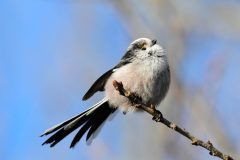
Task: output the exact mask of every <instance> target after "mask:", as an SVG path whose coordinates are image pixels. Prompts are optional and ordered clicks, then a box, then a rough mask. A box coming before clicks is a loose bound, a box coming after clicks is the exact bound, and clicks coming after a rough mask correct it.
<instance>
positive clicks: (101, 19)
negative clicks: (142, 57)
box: [0, 0, 240, 160]
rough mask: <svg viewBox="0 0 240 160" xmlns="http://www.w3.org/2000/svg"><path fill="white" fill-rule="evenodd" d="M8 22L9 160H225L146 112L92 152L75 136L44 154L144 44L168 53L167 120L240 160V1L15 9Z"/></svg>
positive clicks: (2, 85) (1, 19) (38, 1)
mask: <svg viewBox="0 0 240 160" xmlns="http://www.w3.org/2000/svg"><path fill="white" fill-rule="evenodd" d="M0 23H1V25H0V33H1V38H0V107H1V111H0V126H1V127H0V142H1V143H0V159H2V160H14V159H18V160H26V159H36V160H38V159H39V160H42V159H67V160H73V159H84V160H97V159H98V160H112V159H116V160H122V159H126V160H133V159H138V160H146V159H164V160H176V159H179V160H180V159H181V160H183V159H184V160H193V159H194V160H202V159H217V158H214V157H210V156H209V154H208V152H207V151H206V150H205V149H202V148H200V147H195V146H192V145H191V144H190V141H188V140H187V139H186V138H184V137H183V136H181V135H179V134H178V133H176V132H174V131H172V130H170V129H169V128H167V127H165V126H163V125H162V124H158V123H154V122H153V121H152V120H151V118H152V117H151V116H149V115H148V114H144V113H137V114H127V115H123V114H118V115H116V116H115V118H114V119H112V120H111V123H110V122H109V121H107V122H106V123H105V125H104V127H103V128H102V130H101V132H100V133H99V135H98V136H97V137H96V138H95V139H94V141H93V143H92V144H91V145H87V144H86V142H85V137H83V139H82V141H81V142H79V143H78V145H77V146H76V147H75V149H73V150H72V149H69V145H70V142H71V140H72V138H73V134H71V135H70V136H69V137H68V138H66V139H64V140H63V141H62V142H61V143H59V144H58V145H57V146H56V147H55V148H49V147H48V146H43V147H42V146H41V144H42V142H43V141H44V140H45V139H46V138H45V137H44V138H39V135H40V134H41V133H42V132H43V131H44V130H45V129H47V128H49V127H51V126H52V125H55V124H57V123H59V122H61V121H63V120H65V119H67V118H70V117H71V116H73V115H75V114H78V113H79V112H81V111H83V110H85V109H86V108H88V107H89V106H91V105H92V104H94V103H96V102H97V101H98V100H100V99H101V98H102V97H103V94H102V93H98V94H96V95H95V96H94V97H93V98H91V99H90V100H89V101H87V102H83V101H81V98H82V96H83V94H84V93H85V91H86V90H87V89H88V88H89V87H90V86H91V84H92V83H93V82H94V80H95V79H97V78H98V77H99V76H100V75H101V74H103V73H104V72H105V71H106V70H108V69H110V68H111V67H113V66H114V65H115V64H116V63H117V62H118V61H119V59H120V58H121V57H122V55H123V54H124V52H125V50H126V48H127V46H128V45H129V43H130V42H131V41H133V40H134V39H136V38H140V37H149V38H156V39H158V42H159V43H160V44H161V45H162V46H163V47H164V48H166V49H167V51H168V53H167V55H168V58H169V63H170V66H171V73H172V83H171V87H170V92H169V94H168V95H167V98H166V99H165V100H164V102H163V103H162V104H161V106H160V107H159V109H160V110H161V111H162V113H163V115H164V116H165V117H166V118H167V119H169V120H171V121H173V122H175V123H176V124H178V125H180V126H182V127H184V128H186V129H187V130H189V131H191V132H192V133H193V134H194V135H196V136H197V137H198V138H200V139H203V140H205V141H207V140H211V142H212V143H213V144H215V146H216V147H217V148H219V149H220V150H222V151H223V152H224V153H227V154H230V155H232V156H233V157H235V158H236V159H238V158H239V157H240V137H239V133H240V116H239V114H240V107H239V105H240V97H239V95H240V85H239V82H240V72H239V69H240V53H239V52H240V45H239V42H240V2H239V1H236V0H229V1H225V0H211V1H208V0H202V1H197V0H194V1H187V0H185V1H184V0H149V1H144V0H138V1H137V0H119V1H117V0H89V1H83V0H52V1H47V0H35V1H30V0H22V1H16V0H5V1H1V2H0ZM75 133H76V132H75Z"/></svg>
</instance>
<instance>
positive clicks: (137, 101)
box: [113, 80, 234, 160]
mask: <svg viewBox="0 0 240 160" xmlns="http://www.w3.org/2000/svg"><path fill="white" fill-rule="evenodd" d="M113 86H114V88H115V89H116V90H117V91H118V92H119V94H120V95H122V96H125V97H126V98H128V99H129V101H130V102H131V103H132V105H133V106H135V107H137V108H139V109H142V110H144V111H146V112H147V113H149V114H151V115H152V116H153V120H155V121H156V122H161V123H163V124H164V125H166V126H167V127H169V128H171V129H173V130H175V131H176V132H178V133H180V134H181V135H183V136H185V137H186V138H188V139H189V140H190V141H191V143H192V145H195V146H201V147H203V148H205V149H207V150H208V151H209V154H210V155H212V156H216V157H219V158H221V159H223V160H234V159H233V158H232V157H231V156H229V155H226V154H223V153H222V152H221V151H219V150H218V149H216V148H215V147H214V146H213V144H212V143H211V142H210V141H207V142H204V141H202V140H200V139H198V138H196V137H195V136H193V135H192V134H191V133H190V132H188V131H186V130H185V129H183V128H180V127H179V126H177V125H176V124H174V123H172V122H170V121H169V120H167V119H165V118H164V117H163V116H162V114H161V112H160V111H158V110H156V109H155V107H154V106H152V105H150V106H149V105H147V104H143V103H142V101H141V98H139V97H138V96H136V95H135V94H134V93H131V92H130V91H127V90H125V89H124V87H123V84H122V82H117V81H116V80H114V81H113Z"/></svg>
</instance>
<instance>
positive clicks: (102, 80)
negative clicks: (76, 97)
mask: <svg viewBox="0 0 240 160" xmlns="http://www.w3.org/2000/svg"><path fill="white" fill-rule="evenodd" d="M130 62H131V61H130V59H124V57H123V58H122V59H121V61H120V62H119V63H118V64H117V65H116V66H115V67H114V68H112V69H110V70H108V71H107V72H106V73H104V74H103V75H102V76H101V77H99V78H98V79H97V80H96V81H95V82H94V83H93V85H92V86H91V87H90V89H89V90H88V91H87V92H86V93H85V95H84V96H83V98H82V100H87V99H89V98H90V97H91V96H92V95H94V94H95V93H96V92H97V91H104V86H105V84H106V82H107V80H108V78H109V77H110V76H111V75H112V73H113V72H115V71H116V70H117V69H118V68H120V67H122V66H124V65H126V64H128V63H130Z"/></svg>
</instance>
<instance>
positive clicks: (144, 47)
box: [136, 43, 147, 50]
mask: <svg viewBox="0 0 240 160" xmlns="http://www.w3.org/2000/svg"><path fill="white" fill-rule="evenodd" d="M136 48H138V49H141V50H146V49H147V48H146V43H137V44H136Z"/></svg>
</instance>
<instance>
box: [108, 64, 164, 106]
mask: <svg viewBox="0 0 240 160" xmlns="http://www.w3.org/2000/svg"><path fill="white" fill-rule="evenodd" d="M164 67H168V66H167V64H164V61H161V60H160V59H159V60H154V61H141V62H136V63H129V64H127V65H125V66H123V67H121V68H119V69H117V70H116V71H115V72H114V73H113V74H112V75H111V77H110V78H109V79H108V81H107V83H106V85H105V93H106V97H107V98H108V99H109V103H110V105H111V106H113V107H120V108H122V109H123V110H128V109H129V107H130V106H131V103H130V102H129V101H128V99H127V98H126V97H124V96H121V95H119V93H118V92H117V91H116V90H115V88H114V87H113V85H112V82H113V81H114V80H116V81H118V82H122V83H123V86H124V88H125V89H126V90H128V91H130V92H132V93H134V94H136V95H138V96H139V97H141V99H142V101H143V102H144V103H151V104H154V105H157V104H158V103H160V101H161V100H162V99H163V97H164V96H165V94H166V93H164V94H163V92H166V91H165V90H166V89H164V87H163V86H162V85H166V82H163V81H168V80H167V79H165V78H163V77H164V76H166V75H163V74H164V71H165V70H166V68H164Z"/></svg>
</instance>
